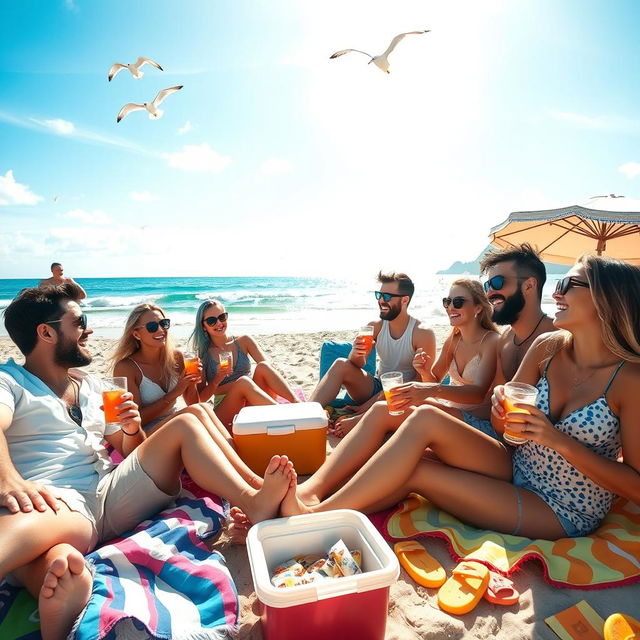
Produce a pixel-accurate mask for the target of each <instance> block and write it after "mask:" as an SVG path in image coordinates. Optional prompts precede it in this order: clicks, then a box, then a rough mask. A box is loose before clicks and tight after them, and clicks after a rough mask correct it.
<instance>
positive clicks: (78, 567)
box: [38, 544, 93, 640]
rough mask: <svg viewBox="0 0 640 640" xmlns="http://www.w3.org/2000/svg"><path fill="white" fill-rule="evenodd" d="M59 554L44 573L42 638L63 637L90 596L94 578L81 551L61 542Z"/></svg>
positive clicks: (40, 600)
mask: <svg viewBox="0 0 640 640" xmlns="http://www.w3.org/2000/svg"><path fill="white" fill-rule="evenodd" d="M58 547H60V555H58V556H56V558H54V559H53V560H52V561H51V564H50V565H49V568H48V570H47V573H46V574H45V577H44V581H43V583H42V588H41V589H40V597H39V598H38V609H39V611H40V620H41V621H42V630H41V634H42V640H64V639H65V638H66V637H67V635H68V634H69V632H70V631H71V627H72V626H73V623H74V622H75V620H76V618H77V617H78V614H79V613H80V612H81V611H82V610H83V609H84V606H85V605H86V604H87V602H88V601H89V597H90V596H91V588H92V585H93V577H92V576H91V573H90V572H89V570H88V569H87V567H86V565H85V563H84V558H83V557H82V554H81V553H80V552H79V551H77V550H76V549H74V548H73V547H72V546H71V545H68V544H61V545H58Z"/></svg>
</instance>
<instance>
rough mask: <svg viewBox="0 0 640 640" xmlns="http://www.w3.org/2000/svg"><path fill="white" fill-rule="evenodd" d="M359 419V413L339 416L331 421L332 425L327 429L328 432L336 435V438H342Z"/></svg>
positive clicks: (360, 417)
mask: <svg viewBox="0 0 640 640" xmlns="http://www.w3.org/2000/svg"><path fill="white" fill-rule="evenodd" d="M361 419H362V415H360V414H357V415H355V416H340V417H339V418H338V419H337V420H336V421H335V422H334V423H333V427H332V428H331V429H330V430H329V433H331V434H332V435H334V436H336V438H344V436H346V435H347V433H349V431H351V429H353V427H355V426H356V425H357V424H358V422H360V420H361Z"/></svg>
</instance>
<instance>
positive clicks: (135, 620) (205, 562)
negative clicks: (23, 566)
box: [0, 487, 238, 640]
mask: <svg viewBox="0 0 640 640" xmlns="http://www.w3.org/2000/svg"><path fill="white" fill-rule="evenodd" d="M189 488H190V489H191V488H192V487H189ZM194 493H198V494H202V492H201V490H195V491H194V492H193V493H191V492H190V491H186V490H184V491H183V493H182V494H181V497H180V498H179V499H178V500H177V501H176V503H175V504H174V505H173V506H171V507H169V508H167V509H166V510H165V511H163V512H162V513H160V514H159V515H158V516H157V517H156V518H154V519H153V520H148V521H146V522H143V523H141V524H140V525H139V526H138V527H137V528H136V529H135V530H134V531H133V532H131V533H130V534H128V535H126V536H123V537H122V538H118V539H116V540H113V541H112V542H111V543H109V544H106V545H104V546H102V547H100V548H99V549H97V550H96V551H94V552H93V553H91V554H89V555H88V556H87V559H88V561H89V562H91V563H92V564H93V566H94V567H95V576H94V585H93V592H92V594H91V598H90V600H89V602H88V604H87V606H86V608H85V610H84V612H83V614H82V615H81V616H80V618H79V620H78V621H77V622H76V625H75V627H74V632H73V634H72V636H70V637H72V638H74V639H75V640H115V639H117V638H140V639H141V640H142V639H147V638H154V639H165V638H173V639H174V640H210V639H212V638H221V637H224V636H225V635H226V634H227V632H228V631H229V630H231V629H233V628H235V626H236V622H237V616H238V598H237V592H236V589H235V585H234V583H233V580H232V578H231V576H230V575H229V572H228V570H227V568H226V566H225V563H224V558H223V557H222V556H221V555H220V554H219V553H217V552H213V553H212V552H210V551H209V550H208V548H207V546H206V545H205V540H206V539H208V538H209V537H211V536H213V535H215V534H216V533H217V532H218V531H219V529H220V526H221V521H222V518H223V517H224V505H223V503H222V502H221V501H219V500H218V499H215V498H212V497H207V496H203V497H201V498H197V497H196V495H194ZM34 612H35V613H34ZM27 616H28V617H27ZM34 616H35V619H34ZM37 622H38V621H37V606H36V603H35V601H34V600H33V599H32V598H30V597H29V596H28V595H27V594H26V592H25V591H23V590H16V589H14V588H8V589H2V590H0V638H2V639H3V640H5V639H6V640H36V639H37V638H39V637H40V634H39V632H38V631H37ZM5 623H7V624H5ZM34 623H35V625H36V629H35V630H34Z"/></svg>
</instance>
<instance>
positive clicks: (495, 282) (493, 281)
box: [482, 276, 530, 293]
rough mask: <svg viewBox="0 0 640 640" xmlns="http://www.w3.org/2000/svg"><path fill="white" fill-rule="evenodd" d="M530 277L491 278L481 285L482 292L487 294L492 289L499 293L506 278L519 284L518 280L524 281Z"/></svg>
mask: <svg viewBox="0 0 640 640" xmlns="http://www.w3.org/2000/svg"><path fill="white" fill-rule="evenodd" d="M529 277H530V276H493V278H489V279H488V280H487V281H486V282H485V283H483V285H482V286H483V287H484V292H485V293H489V289H493V290H494V291H500V289H502V287H504V283H505V282H506V280H507V278H515V279H516V280H518V282H520V280H526V279H527V278H529Z"/></svg>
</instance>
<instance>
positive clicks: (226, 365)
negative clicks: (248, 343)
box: [218, 351, 233, 373]
mask: <svg viewBox="0 0 640 640" xmlns="http://www.w3.org/2000/svg"><path fill="white" fill-rule="evenodd" d="M218 366H219V367H220V370H221V371H226V372H227V373H231V370H232V369H233V353H231V351H221V352H220V354H219V356H218Z"/></svg>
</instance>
